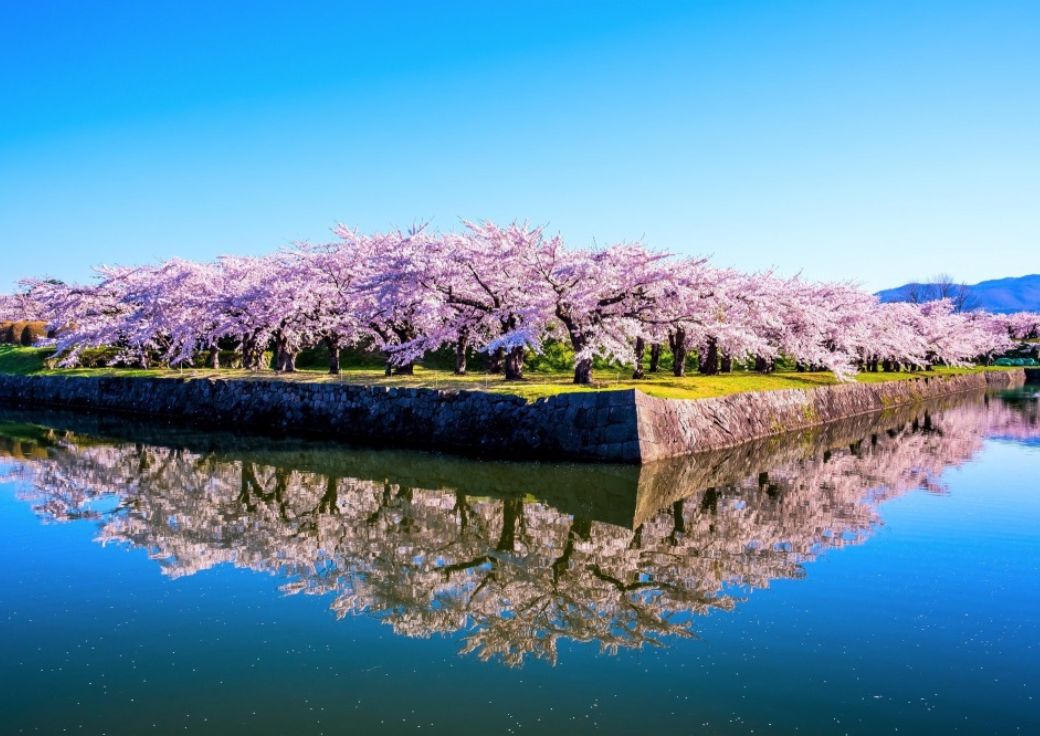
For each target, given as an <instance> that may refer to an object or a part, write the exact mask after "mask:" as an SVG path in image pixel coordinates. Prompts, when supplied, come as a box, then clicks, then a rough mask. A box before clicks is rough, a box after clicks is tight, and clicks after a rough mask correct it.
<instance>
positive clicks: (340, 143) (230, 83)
mask: <svg viewBox="0 0 1040 736" xmlns="http://www.w3.org/2000/svg"><path fill="white" fill-rule="evenodd" d="M0 106H2V107H0V113H2V114H0V249H2V252H3V258H2V261H0V263H2V270H0V290H9V289H11V288H13V287H14V283H15V281H16V280H17V278H19V277H20V276H23V275H41V274H45V275H50V276H54V277H58V278H63V279H85V278H88V277H89V275H90V266H91V265H92V264H96V263H136V262H148V261H154V260H157V259H160V258H165V257H169V256H174V255H176V256H183V257H190V258H199V259H208V258H212V257H215V256H217V255H220V254H223V253H254V254H255V253H261V252H265V251H270V250H274V249H277V248H278V247H279V246H282V245H285V244H287V243H289V242H291V241H293V240H299V239H312V240H316V239H327V238H329V237H330V233H329V228H330V227H331V226H332V225H334V224H335V223H336V222H338V221H339V222H344V223H347V224H351V225H357V226H360V227H361V228H364V229H373V230H374V229H382V228H388V227H393V226H407V225H409V224H411V223H412V222H414V221H430V222H432V223H433V225H434V226H435V227H438V228H442V229H448V228H452V227H455V226H456V225H457V223H458V220H459V218H463V217H464V218H473V219H476V218H494V219H498V220H511V219H524V220H529V221H531V222H535V223H542V224H547V225H548V227H549V229H550V230H551V231H554V232H555V231H559V232H561V233H563V235H564V236H565V237H566V238H567V239H568V241H569V242H570V243H572V244H575V245H585V244H590V243H593V242H595V243H600V244H605V243H609V242H613V241H616V240H620V239H639V238H642V239H643V240H645V242H646V243H647V244H648V245H650V246H652V247H655V248H661V249H668V250H674V251H678V252H683V253H695V254H710V255H713V256H714V260H715V261H716V262H717V263H719V264H721V265H734V266H738V267H740V268H743V269H748V270H758V269H764V268H769V267H775V268H777V269H778V270H779V271H781V272H783V273H795V272H799V271H801V272H802V273H803V274H804V275H805V276H807V277H810V278H814V279H854V280H856V281H859V282H860V283H862V284H863V285H865V286H867V287H869V288H872V289H873V288H881V287H885V286H894V285H897V284H900V283H903V282H905V281H907V280H910V279H913V278H919V277H924V276H928V275H931V274H934V273H936V272H939V271H945V272H949V273H951V274H953V275H954V276H955V277H956V278H958V279H963V280H967V281H977V280H980V279H984V278H991V277H997V276H1006V275H1016V274H1022V273H1030V272H1037V271H1040V2H1036V1H1035V0H1034V1H1032V2H1021V3H1014V2H999V1H995V0H986V1H981V0H980V1H975V2H963V3H961V2H953V1H952V0H945V1H942V2H913V1H909V2H907V1H901V2H891V3H885V2H866V3H861V2H819V3H813V2H782V1H780V0H769V1H763V2H723V1H719V2H683V3H638V2H625V3H603V2H597V3H579V2H544V3H543V2H532V1H531V0H526V1H525V2H517V3H499V2H486V1H484V2H473V3H449V2H419V3H408V2H394V3H376V2H372V3H366V4H365V5H364V6H362V5H361V4H348V3H345V2H340V3H327V4H323V3H308V2H292V3H289V2H273V3H264V2H257V1H255V0H254V1H252V2H242V3H234V2H220V3H215V2H186V1H185V0H178V1H177V2H157V1H149V2H137V1H134V2H125V3H123V2H116V1H114V0H107V1H106V2H80V1H76V2H67V3H58V2H49V1H47V0H33V1H32V2H5V3H3V5H2V9H0Z"/></svg>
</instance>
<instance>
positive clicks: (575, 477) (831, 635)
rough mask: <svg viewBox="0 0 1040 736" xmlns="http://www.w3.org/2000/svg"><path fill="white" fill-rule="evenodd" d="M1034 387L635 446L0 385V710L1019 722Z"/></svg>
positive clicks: (1031, 624)
mask: <svg viewBox="0 0 1040 736" xmlns="http://www.w3.org/2000/svg"><path fill="white" fill-rule="evenodd" d="M1037 406H1038V404H1037V397H1036V395H1035V393H1033V392H1030V391H1028V390H1025V391H1019V392H1012V393H1006V394H1003V395H991V396H981V395H980V396H966V397H962V398H960V399H957V400H955V401H951V402H946V403H943V404H936V405H932V406H928V407H919V408H916V409H912V410H909V409H908V410H903V411H899V412H895V413H892V414H889V415H887V416H884V417H861V418H858V419H856V420H854V421H851V422H848V423H845V424H842V425H835V426H832V427H828V428H826V429H825V430H820V431H817V432H814V433H812V434H806V435H799V436H793V437H788V438H784V439H782V440H776V439H774V440H771V441H768V442H762V443H757V444H753V445H749V446H745V447H742V448H735V449H733V450H730V451H727V452H724V453H718V454H714V455H710V456H703V457H695V458H686V459H683V460H678V461H675V462H667V463H660V464H656V465H652V466H647V467H645V468H642V469H639V468H631V467H613V466H579V465H537V464H520V463H481V462H474V461H466V460H460V459H453V458H448V457H441V456H436V455H421V454H409V453H399V452H379V451H371V450H344V449H342V448H337V447H334V446H327V445H323V444H321V443H316V442H300V441H288V440H275V439H265V438H244V437H236V436H234V435H231V434H201V433H196V432H190V431H186V430H183V429H177V428H171V427H163V426H158V425H154V424H152V425H148V424H134V423H131V422H128V421H126V420H124V419H118V418H116V419H113V418H104V417H89V416H84V415H74V414H62V413H40V412H37V413H31V414H30V413H14V412H4V413H0V554H2V558H3V560H4V564H3V565H2V567H0V614H2V616H3V618H2V621H3V626H2V628H0V677H2V681H0V684H2V687H0V730H2V732H3V733H5V734H6V733H11V734H17V733H41V734H60V733H85V734H146V733H162V734H167V733H170V734H172V733H195V734H253V735H259V734H367V733H386V734H391V733H443V734H491V733H504V734H508V733H517V734H519V733H568V734H577V733H605V734H634V733H643V734H686V733H704V734H714V733H720V734H730V733H733V734H738V733H740V734H743V733H756V734H762V733H777V734H787V733H803V734H817V733H819V734H843V733H854V734H876V733H902V734H906V733H911V734H942V733H969V734H989V733H1009V734H1014V733H1022V734H1037V733H1040V488H1038V480H1040V419H1038V409H1037Z"/></svg>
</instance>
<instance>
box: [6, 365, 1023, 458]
mask: <svg viewBox="0 0 1040 736" xmlns="http://www.w3.org/2000/svg"><path fill="white" fill-rule="evenodd" d="M1024 380H1025V373H1024V372H1023V371H1022V369H1009V370H1008V371H1001V372H987V373H976V374H971V375H964V376H946V377H939V376H921V377H919V378H915V379H908V380H904V381H893V382H886V383H879V384H842V385H836V386H824V387H819V388H814V389H810V390H805V391H802V390H786V391H768V392H759V393H747V394H735V395H733V396H726V397H721V398H717V399H704V400H699V401H675V400H667V399H655V398H652V397H649V396H646V395H645V394H643V393H641V392H638V391H632V390H629V391H601V392H579V393H571V394H560V395H558V396H553V397H550V398H547V399H539V400H538V401H536V402H534V403H527V402H525V401H524V400H523V399H521V398H519V397H516V396H506V395H499V394H490V393H484V392H479V391H439V390H434V389H420V388H388V387H383V386H350V385H345V384H340V383H303V382H300V383H296V382H290V381H279V380H263V379H179V378H138V377H119V376H98V377H66V376H11V375H0V397H2V398H3V401H4V402H6V403H8V404H11V405H15V406H28V407H32V406H57V407H71V408H78V409H87V410H90V411H94V412H117V413H129V414H138V415H152V416H161V417H170V418H175V419H179V420H186V421H190V422H192V423H194V424H199V425H202V426H211V427H220V428H225V429H232V430H241V431H245V432H274V433H280V434H291V435H314V436H321V437H326V438H337V439H346V440H352V441H355V442H365V443H372V444H380V445H396V446H403V447H416V448H422V449H435V450H446V451H450V452H458V453H465V454H476V455H490V456H497V457H508V458H518V459H519V458H537V459H571V460H592V461H600V462H624V463H639V462H649V461H652V460H658V459H661V458H665V457H674V456H677V455H684V454H687V453H691V452H703V451H708V450H715V449H720V448H725V447H732V446H734V445H738V444H740V443H742V442H746V441H748V440H752V439H755V438H758V437H764V436H767V435H772V434H778V433H782V432H787V431H793V430H797V429H803V428H806V427H810V426H814V425H817V424H822V423H825V422H830V421H834V420H837V419H843V418H847V417H850V416H855V415H859V414H865V413H869V412H873V411H879V410H882V409H886V408H889V407H894V406H898V405H904V404H911V403H915V402H918V401H922V400H925V399H929V398H934V397H938V396H943V395H948V394H953V393H960V392H965V391H973V390H983V389H985V388H987V387H988V386H1015V385H1021V384H1022V383H1023V382H1024Z"/></svg>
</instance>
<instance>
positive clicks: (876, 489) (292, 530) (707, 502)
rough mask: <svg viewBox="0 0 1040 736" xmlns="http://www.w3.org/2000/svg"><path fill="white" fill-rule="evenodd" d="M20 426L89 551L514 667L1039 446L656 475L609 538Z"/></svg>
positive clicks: (760, 567)
mask: <svg viewBox="0 0 1040 736" xmlns="http://www.w3.org/2000/svg"><path fill="white" fill-rule="evenodd" d="M19 426H20V427H21V429H20V430H19V433H20V436H19V433H13V432H6V433H4V434H0V450H2V451H3V454H4V455H5V456H7V458H9V463H8V464H9V466H10V468H11V471H10V472H11V474H12V475H13V476H15V477H17V478H18V479H19V480H20V481H21V486H22V489H23V490H22V491H21V493H22V495H23V497H24V498H25V499H26V500H28V501H29V502H30V503H32V505H33V507H34V509H35V510H36V511H37V513H38V514H39V515H40V516H41V517H42V518H44V519H46V520H56V521H65V520H75V519H90V520H92V521H93V522H94V523H96V524H97V525H98V527H99V532H98V538H99V540H100V541H101V542H102V543H106V544H107V543H116V544H125V545H129V546H132V547H138V548H143V549H145V550H147V551H148V553H149V554H150V555H151V556H152V558H153V559H155V560H156V561H157V563H158V564H159V565H161V567H162V569H163V571H164V573H165V574H167V575H170V576H172V577H177V576H182V575H191V574H194V573H196V572H199V571H200V570H205V569H207V568H209V567H212V566H214V565H218V564H223V563H229V564H233V565H235V566H238V567H243V568H247V569H252V570H257V571H265V572H268V573H271V574H274V575H277V576H278V577H280V578H282V579H283V580H284V581H285V583H284V585H283V590H284V591H286V592H287V593H293V594H314V595H325V596H329V598H330V600H331V608H332V610H333V611H335V613H336V615H338V616H347V615H354V614H365V615H371V616H376V617H378V618H380V619H381V620H383V621H385V622H386V623H388V624H389V625H391V626H392V627H393V628H394V630H395V631H396V632H397V633H400V634H404V635H407V636H418V637H425V636H431V635H434V634H448V633H455V632H461V633H462V636H463V641H464V644H463V649H464V651H466V652H472V653H475V654H477V655H478V656H480V657H481V658H484V659H498V660H501V661H504V662H506V663H508V664H511V665H516V664H520V663H522V662H523V661H524V660H525V659H526V658H527V657H536V658H542V659H546V660H549V661H555V659H556V656H557V645H558V643H559V641H560V639H561V638H563V639H572V640H577V641H583V642H596V643H597V644H598V645H599V646H600V647H601V648H602V649H603V650H604V651H608V652H613V651H616V650H618V649H620V648H629V647H641V646H644V645H661V644H663V643H665V642H666V641H667V640H668V639H669V638H670V637H673V636H688V635H690V634H691V624H692V620H693V617H692V615H691V614H697V613H705V612H707V611H709V610H711V609H729V608H732V607H733V606H734V605H735V603H736V602H737V600H738V596H739V595H741V591H742V590H743V591H746V590H748V589H751V588H758V587H765V586H767V585H768V584H769V583H770V581H771V580H774V579H778V578H797V577H801V576H802V575H803V574H804V570H803V565H804V563H805V562H807V561H810V560H812V559H814V558H815V557H816V556H818V555H819V554H820V553H821V552H823V551H824V550H826V549H829V548H832V547H838V546H842V545H845V544H849V543H854V542H858V541H860V540H862V539H864V538H865V537H866V536H867V535H869V534H870V532H871V530H872V529H873V528H874V527H875V526H876V525H877V524H878V515H877V504H878V502H879V501H881V500H883V499H885V498H888V497H891V496H894V495H897V494H900V493H903V492H906V491H908V490H911V489H914V488H924V489H926V490H929V491H936V490H940V489H941V485H940V480H939V478H940V475H941V473H942V470H943V469H944V468H945V467H947V466H948V465H950V464H957V463H961V462H964V461H966V460H968V459H970V458H971V457H972V456H973V455H974V454H975V453H976V452H977V451H978V449H979V448H980V446H981V442H982V440H983V439H984V437H986V436H987V435H988V434H990V433H993V432H997V433H999V434H1001V435H1008V434H1011V433H1015V432H1017V433H1018V435H1019V436H1027V435H1028V436H1037V434H1038V432H1040V429H1038V425H1037V421H1036V408H1035V402H1032V403H1028V402H1027V403H1024V404H1022V405H1018V406H1016V405H1015V404H1013V403H1009V402H1006V401H1000V400H991V401H988V402H983V401H982V400H981V399H978V400H970V401H968V402H967V403H964V404H962V405H959V406H954V407H952V408H946V409H940V410H938V411H929V412H924V411H921V412H919V413H918V414H917V415H915V416H912V417H910V416H908V417H899V418H891V419H888V420H885V421H880V420H876V419H875V420H873V425H872V426H869V427H867V425H865V424H864V425H856V426H855V427H854V429H855V430H856V431H857V432H859V433H858V434H850V435H848V436H845V435H838V434H831V435H827V436H826V437H825V438H824V439H823V440H818V441H815V443H813V442H809V443H807V442H806V441H798V442H792V443H787V444H785V445H780V446H775V447H773V448H772V449H771V450H770V451H768V452H767V451H765V450H764V449H763V447H762V446H754V447H750V448H745V450H739V449H735V450H730V451H726V453H725V454H720V455H719V456H714V457H701V458H692V459H687V460H681V461H675V462H674V463H670V464H667V465H658V466H651V467H648V468H646V469H644V470H643V471H642V473H641V474H640V475H639V477H638V478H637V477H636V475H633V476H632V477H633V479H634V482H633V484H632V485H633V487H632V489H631V492H632V493H633V494H638V495H639V496H640V499H639V501H638V502H637V503H636V506H635V508H636V512H635V517H634V519H633V521H632V523H631V524H630V525H629V526H624V525H620V524H616V523H605V522H603V521H599V520H597V519H594V518H591V517H588V516H584V515H582V514H580V513H578V514H567V513H564V512H562V511H560V510H559V509H558V508H556V507H554V506H552V505H550V504H548V503H545V502H542V501H538V500H533V499H532V498H531V497H529V496H524V495H520V494H514V493H509V492H505V493H499V494H498V495H496V496H487V495H474V494H473V493H468V492H467V491H466V488H465V484H464V483H459V484H457V486H458V487H455V488H452V487H444V486H443V485H441V484H440V483H434V485H435V487H432V488H421V487H416V484H415V483H413V482H405V481H403V480H401V476H396V478H395V475H394V472H393V470H394V469H393V468H392V467H389V466H387V467H385V468H383V471H384V472H383V473H382V476H383V477H380V473H378V472H376V471H378V470H379V469H378V468H368V469H367V471H366V472H365V473H364V474H363V475H364V477H358V474H357V472H356V471H355V475H351V474H350V472H349V471H350V468H349V466H346V465H344V466H343V467H342V468H341V469H339V470H337V469H336V467H334V466H330V467H329V468H327V469H325V470H323V471H322V472H317V471H315V470H314V469H308V467H306V466H303V467H301V466H300V465H294V464H293V463H292V462H289V461H287V460H285V459H284V458H283V460H281V461H279V462H278V463H265V462H263V460H262V455H259V454H257V453H254V454H252V455H246V454H243V453H238V454H235V453H223V452H218V451H201V450H187V449H178V448H171V447H166V446H162V445H156V444H132V443H119V442H103V441H99V440H96V439H89V438H87V437H83V436H79V435H74V434H70V433H63V432H60V431H56V430H44V429H40V428H33V429H32V431H28V430H26V429H25V427H24V425H19ZM864 428H865V429H864ZM850 431H851V430H850ZM850 437H851V438H852V439H851V440H850V439H849V438H850ZM742 452H743V453H745V454H741V453H742ZM533 467H535V468H537V470H536V472H541V473H545V474H550V473H552V472H554V471H553V469H552V468H551V467H537V466H533ZM478 472H479V471H478ZM567 472H574V470H573V466H572V467H571V469H570V470H568V471H567ZM590 472H591V471H590ZM532 485H534V486H535V487H537V476H534V478H533V479H532Z"/></svg>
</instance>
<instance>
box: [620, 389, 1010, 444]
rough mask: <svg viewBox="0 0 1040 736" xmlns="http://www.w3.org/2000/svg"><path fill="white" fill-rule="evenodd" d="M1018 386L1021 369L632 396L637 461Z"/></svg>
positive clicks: (739, 442) (738, 442)
mask: <svg viewBox="0 0 1040 736" xmlns="http://www.w3.org/2000/svg"><path fill="white" fill-rule="evenodd" d="M1024 383H1025V372H1024V371H1023V370H1022V369H1021V368H1017V369H1015V368H1012V369H1009V370H1007V371H987V372H985V373H971V374H966V375H961V376H938V375H933V376H929V375H927V374H921V375H920V376H917V377H915V378H912V379H907V380H899V381H886V382H883V383H842V384H836V385H833V386H819V387H817V388H813V389H807V390H800V389H788V390H783V391H765V392H756V393H743V394H733V395H730V396H721V397H718V398H714V399H702V400H699V401H670V400H667V399H655V398H653V397H650V396H646V395H645V394H642V393H640V394H638V395H637V397H636V406H637V414H638V426H639V457H640V460H641V461H642V462H650V461H652V460H659V459H661V458H666V457H675V456H677V455H685V454H688V453H691V452H704V451H708V450H718V449H722V448H725V447H733V446H735V445H738V444H741V443H743V442H747V441H749V440H753V439H758V438H760V437H768V436H770V435H775V434H779V433H781V432H790V431H794V430H799V429H805V428H807V427H812V426H815V425H818V424H825V423H828V422H834V421H837V420H839V419H847V418H849V417H854V416H858V415H861V414H869V413H871V412H879V411H883V410H885V409H890V408H893V407H897V406H905V405H908V404H914V403H917V402H921V401H925V400H928V399H934V398H937V397H940V396H946V395H950V394H954V393H963V392H966V391H984V390H986V389H987V388H1011V387H1016V386H1021V385H1023V384H1024Z"/></svg>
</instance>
